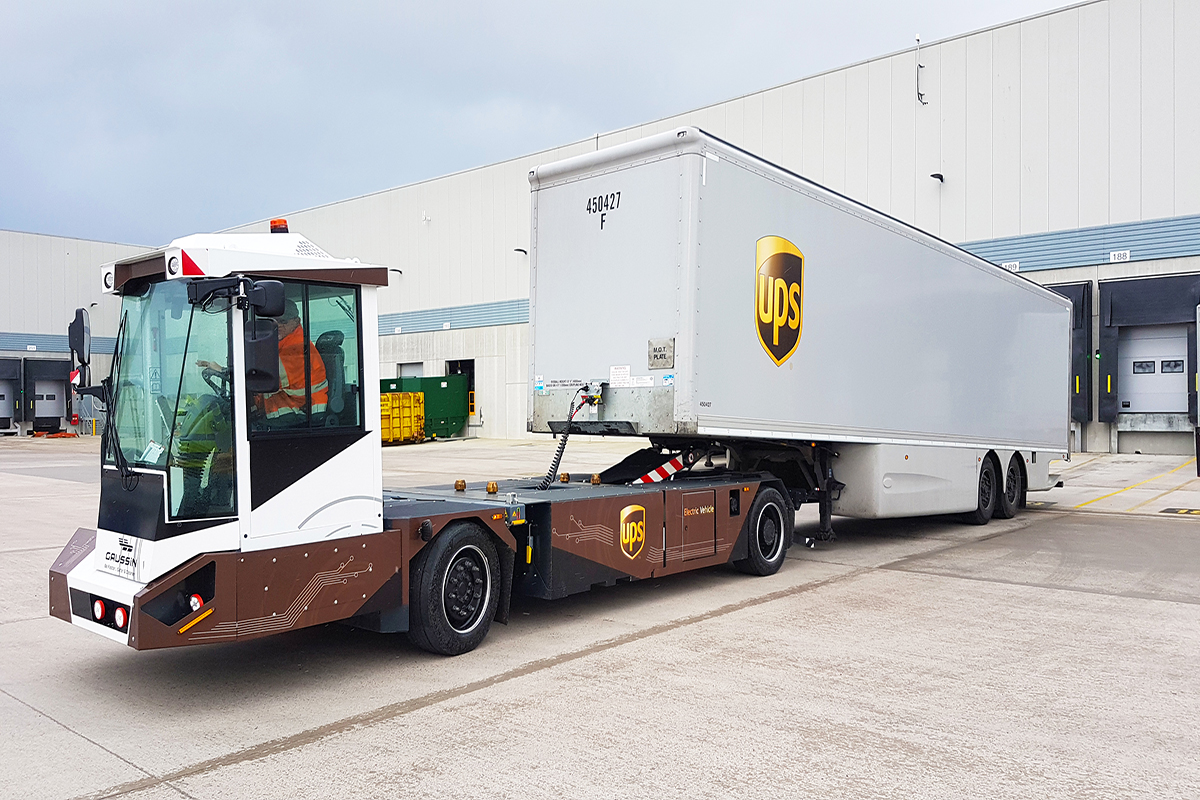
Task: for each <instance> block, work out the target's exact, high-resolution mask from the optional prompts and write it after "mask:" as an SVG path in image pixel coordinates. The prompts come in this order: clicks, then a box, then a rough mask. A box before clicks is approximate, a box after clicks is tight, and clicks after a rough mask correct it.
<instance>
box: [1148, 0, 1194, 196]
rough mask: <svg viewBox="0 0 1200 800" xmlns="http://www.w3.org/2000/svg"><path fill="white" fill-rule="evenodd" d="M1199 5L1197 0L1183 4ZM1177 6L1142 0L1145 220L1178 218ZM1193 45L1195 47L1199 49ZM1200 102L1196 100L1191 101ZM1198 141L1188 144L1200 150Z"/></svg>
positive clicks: (1165, 1)
mask: <svg viewBox="0 0 1200 800" xmlns="http://www.w3.org/2000/svg"><path fill="white" fill-rule="evenodd" d="M1183 2H1186V3H1190V4H1192V5H1194V4H1195V3H1196V0H1183ZM1175 5H1176V4H1175V2H1173V0H1142V2H1141V8H1142V26H1141V41H1140V42H1139V43H1138V44H1139V45H1140V46H1139V47H1138V49H1139V50H1140V51H1141V53H1142V70H1141V81H1142V86H1141V90H1140V92H1139V94H1140V100H1141V108H1140V113H1139V114H1138V119H1139V120H1140V124H1141V135H1142V141H1141V145H1142V159H1141V160H1142V174H1141V200H1142V206H1141V209H1140V211H1139V219H1155V218H1158V217H1169V216H1172V215H1173V214H1175V213H1176V212H1175V54H1174V50H1175V40H1174V36H1173V35H1172V34H1173V28H1174V11H1175ZM1195 46H1196V43H1195V42H1192V43H1191V44H1189V47H1195ZM1197 102H1200V97H1195V96H1193V97H1192V98H1191V103H1192V104H1193V105H1194V104H1195V103H1197ZM1197 144H1198V143H1197V142H1195V141H1192V142H1190V143H1185V144H1184V146H1191V147H1193V148H1194V147H1196V146H1197Z"/></svg>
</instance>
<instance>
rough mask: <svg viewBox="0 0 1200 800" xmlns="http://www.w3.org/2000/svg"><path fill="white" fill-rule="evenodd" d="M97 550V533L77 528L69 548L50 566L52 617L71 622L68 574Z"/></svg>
mask: <svg viewBox="0 0 1200 800" xmlns="http://www.w3.org/2000/svg"><path fill="white" fill-rule="evenodd" d="M95 549H96V531H95V530H93V529H92V528H76V530H75V533H74V535H72V536H71V538H70V540H69V541H68V542H67V546H66V547H64V548H63V549H62V552H61V553H59V554H58V558H56V559H54V563H53V564H51V565H50V615H51V616H53V617H58V618H59V619H62V620H66V621H67V622H70V621H71V594H70V591H69V590H68V589H67V573H68V572H70V571H71V570H73V569H75V567H77V566H78V565H79V562H80V561H83V559H84V558H86V557H87V556H89V555H91V553H92V551H93V550H95Z"/></svg>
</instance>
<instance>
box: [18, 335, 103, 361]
mask: <svg viewBox="0 0 1200 800" xmlns="http://www.w3.org/2000/svg"><path fill="white" fill-rule="evenodd" d="M116 343H117V340H116V338H115V337H112V336H93V337H92V352H93V353H98V354H100V355H112V351H113V346H114V345H115V344H116ZM29 345H33V346H34V347H36V348H37V352H39V353H41V352H46V353H69V352H71V347H70V343H69V342H68V341H67V335H66V334H65V333H62V334H59V333H6V332H4V331H0V351H4V350H10V351H21V352H32V351H30V350H29Z"/></svg>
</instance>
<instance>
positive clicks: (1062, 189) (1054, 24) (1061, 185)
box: [1046, 9, 1079, 231]
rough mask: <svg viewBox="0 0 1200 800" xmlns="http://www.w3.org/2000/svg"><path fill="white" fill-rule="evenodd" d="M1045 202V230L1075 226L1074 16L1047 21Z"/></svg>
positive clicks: (1076, 52) (1076, 28)
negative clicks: (1046, 228) (1046, 223)
mask: <svg viewBox="0 0 1200 800" xmlns="http://www.w3.org/2000/svg"><path fill="white" fill-rule="evenodd" d="M1046 21H1047V23H1048V48H1047V52H1046V56H1047V61H1046V76H1047V82H1048V85H1047V106H1048V108H1047V113H1048V117H1047V125H1046V132H1047V136H1046V139H1047V144H1046V179H1047V180H1046V183H1047V186H1046V200H1047V219H1048V228H1049V230H1052V231H1054V230H1062V229H1063V228H1075V227H1078V226H1079V13H1078V10H1076V9H1071V10H1069V11H1066V12H1063V13H1062V14H1055V15H1054V16H1051V17H1047V18H1046Z"/></svg>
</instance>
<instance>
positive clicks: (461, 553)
mask: <svg viewBox="0 0 1200 800" xmlns="http://www.w3.org/2000/svg"><path fill="white" fill-rule="evenodd" d="M408 594H409V620H410V622H409V631H408V638H409V639H410V640H411V641H412V643H413V644H415V645H416V646H417V647H419V648H421V649H422V650H427V651H429V652H430V653H440V654H441V655H446V656H456V655H460V654H462V653H466V652H469V651H471V650H474V649H475V648H476V647H478V646H479V643H480V642H482V641H483V638H484V637H485V636H487V632H488V629H489V628H490V627H491V624H492V618H493V617H495V616H496V607H497V604H498V603H499V600H500V559H499V558H498V557H497V555H496V547H495V545H494V544H492V540H491V538H490V537H489V536H488V535H487V534H486V533H484V532H483V531H482V530H480V529H479V528H478V527H477V526H475V525H472V524H471V523H469V522H452V523H450V524H449V525H447V526H446V528H445V529H443V530H442V532H441V533H440V534H438V535H437V536H436V537H434V539H433V541H432V542H430V543H429V544H428V545H426V546H425V547H424V548H422V550H421V552H420V553H418V554H417V556H416V558H414V559H413V561H412V569H411V571H410V573H409V592H408Z"/></svg>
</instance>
